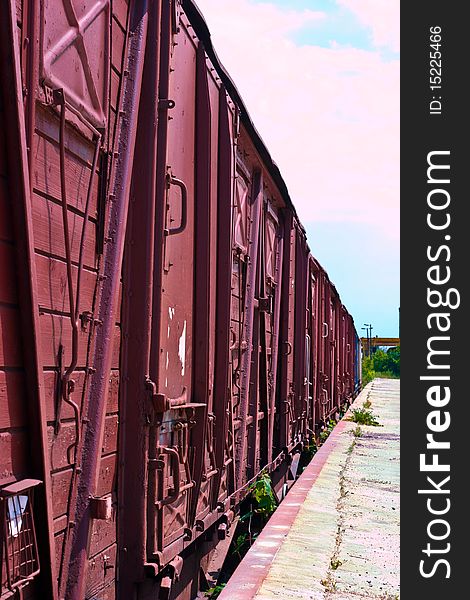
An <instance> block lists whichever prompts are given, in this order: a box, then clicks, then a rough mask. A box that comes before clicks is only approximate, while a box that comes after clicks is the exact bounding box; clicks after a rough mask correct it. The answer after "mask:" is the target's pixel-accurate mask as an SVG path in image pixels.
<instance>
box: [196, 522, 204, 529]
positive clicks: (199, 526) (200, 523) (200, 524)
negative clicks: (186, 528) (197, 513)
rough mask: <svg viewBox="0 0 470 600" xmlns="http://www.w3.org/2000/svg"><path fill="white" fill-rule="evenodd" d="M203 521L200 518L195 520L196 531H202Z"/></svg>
mask: <svg viewBox="0 0 470 600" xmlns="http://www.w3.org/2000/svg"><path fill="white" fill-rule="evenodd" d="M204 529H205V528H204V521H201V520H200V519H198V520H197V521H196V531H204Z"/></svg>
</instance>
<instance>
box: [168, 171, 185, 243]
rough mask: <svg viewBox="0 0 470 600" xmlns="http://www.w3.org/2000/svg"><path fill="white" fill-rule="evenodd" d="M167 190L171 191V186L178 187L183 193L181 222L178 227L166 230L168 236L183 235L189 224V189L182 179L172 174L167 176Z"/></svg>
mask: <svg viewBox="0 0 470 600" xmlns="http://www.w3.org/2000/svg"><path fill="white" fill-rule="evenodd" d="M166 181H167V189H170V186H171V185H176V187H178V188H179V189H180V191H181V221H180V224H179V226H178V227H171V228H170V229H167V230H166V234H167V235H177V234H178V233H183V231H184V230H185V229H186V225H187V222H188V188H187V187H186V184H185V183H184V181H183V180H182V179H178V178H177V177H173V175H171V174H170V173H168V174H167V176H166Z"/></svg>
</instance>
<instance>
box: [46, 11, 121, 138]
mask: <svg viewBox="0 0 470 600" xmlns="http://www.w3.org/2000/svg"><path fill="white" fill-rule="evenodd" d="M109 4H110V3H109V0H87V1H86V2H76V3H74V2H72V1H71V0H62V1H61V2H59V1H57V0H54V1H53V0H47V1H46V2H44V3H43V4H42V5H41V8H42V12H41V29H40V36H41V50H42V52H41V63H40V69H41V79H43V80H44V82H45V83H46V84H47V85H48V86H49V87H51V88H52V89H55V88H63V89H64V90H65V93H66V96H67V98H68V101H69V102H70V103H71V104H72V105H73V106H74V107H75V108H76V109H77V110H79V111H80V112H81V113H82V114H83V115H84V116H86V118H87V119H89V120H90V121H91V122H92V123H93V125H95V126H98V127H103V126H104V125H105V124H106V104H107V100H108V69H109V61H108V53H109V45H110V43H109Z"/></svg>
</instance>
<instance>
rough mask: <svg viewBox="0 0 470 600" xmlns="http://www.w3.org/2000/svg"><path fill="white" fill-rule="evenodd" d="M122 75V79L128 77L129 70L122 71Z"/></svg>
mask: <svg viewBox="0 0 470 600" xmlns="http://www.w3.org/2000/svg"><path fill="white" fill-rule="evenodd" d="M122 74H123V75H124V77H128V76H129V69H124V71H123V72H122Z"/></svg>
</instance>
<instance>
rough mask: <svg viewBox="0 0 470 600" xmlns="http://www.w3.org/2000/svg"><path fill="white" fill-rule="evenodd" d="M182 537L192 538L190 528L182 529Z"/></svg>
mask: <svg viewBox="0 0 470 600" xmlns="http://www.w3.org/2000/svg"><path fill="white" fill-rule="evenodd" d="M183 539H184V540H186V541H188V542H189V540H192V539H193V532H192V531H191V529H187V528H186V529H185V530H184V536H183Z"/></svg>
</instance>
